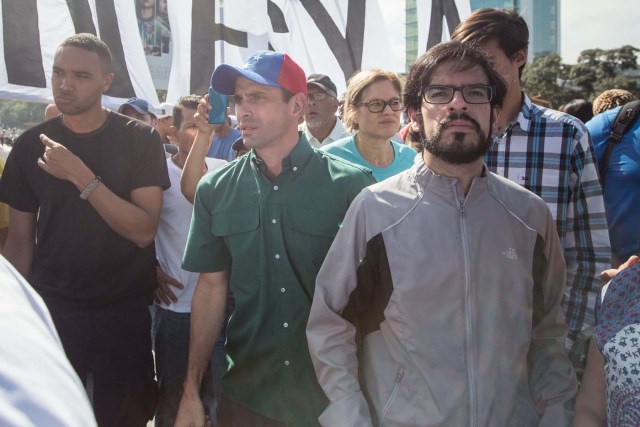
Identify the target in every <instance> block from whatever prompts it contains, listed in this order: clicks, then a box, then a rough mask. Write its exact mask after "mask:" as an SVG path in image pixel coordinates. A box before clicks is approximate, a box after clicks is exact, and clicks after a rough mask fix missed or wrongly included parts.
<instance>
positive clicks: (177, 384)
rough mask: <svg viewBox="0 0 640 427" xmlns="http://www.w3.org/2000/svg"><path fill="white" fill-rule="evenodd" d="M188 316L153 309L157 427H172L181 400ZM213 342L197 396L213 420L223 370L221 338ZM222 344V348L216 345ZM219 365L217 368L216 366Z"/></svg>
mask: <svg viewBox="0 0 640 427" xmlns="http://www.w3.org/2000/svg"><path fill="white" fill-rule="evenodd" d="M190 324H191V313H176V312H173V311H171V310H166V309H164V308H161V307H156V315H155V319H154V336H155V342H156V348H155V350H156V371H157V376H158V386H159V388H160V395H159V401H158V407H157V409H156V418H155V425H156V427H173V425H174V424H175V421H176V416H177V415H178V408H179V407H180V400H181V399H182V391H183V383H184V379H185V377H186V373H187V365H188V361H189V333H190ZM221 339H222V341H221V340H220V338H219V339H218V341H217V342H216V347H215V348H214V352H213V354H212V357H211V364H210V366H209V368H208V369H207V372H206V374H205V376H204V378H203V379H202V386H201V390H200V396H201V397H202V403H203V404H204V405H205V411H207V412H208V413H209V414H210V415H211V416H212V418H213V419H214V420H215V415H213V414H215V410H216V409H215V408H216V397H217V396H218V394H217V393H220V380H221V378H222V369H223V367H224V337H221ZM220 342H221V346H220V345H218V343H220ZM217 363H219V365H217Z"/></svg>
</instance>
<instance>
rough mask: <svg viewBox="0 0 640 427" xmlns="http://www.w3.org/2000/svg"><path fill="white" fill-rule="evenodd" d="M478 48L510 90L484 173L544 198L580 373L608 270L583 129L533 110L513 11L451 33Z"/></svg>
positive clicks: (481, 15) (525, 34) (484, 14)
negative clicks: (560, 253) (563, 269)
mask: <svg viewBox="0 0 640 427" xmlns="http://www.w3.org/2000/svg"><path fill="white" fill-rule="evenodd" d="M451 38H452V39H454V40H458V41H462V42H469V43H475V44H478V45H479V46H480V47H482V48H483V49H484V50H485V51H486V52H487V53H488V55H489V56H490V57H491V59H492V60H493V62H494V66H495V67H496V70H497V71H498V72H499V73H500V75H501V76H502V78H503V79H504V80H505V81H506V83H507V86H508V91H507V96H506V97H505V100H504V104H503V109H502V113H501V114H500V117H499V118H498V126H497V132H496V134H497V135H500V137H498V138H496V139H495V141H494V144H493V146H492V147H491V149H489V151H488V153H487V155H486V158H485V161H486V164H487V166H488V168H489V169H490V170H491V171H493V172H496V173H498V174H500V175H502V176H504V177H506V178H509V179H510V180H512V181H514V182H516V183H518V184H520V185H522V186H524V187H525V188H527V189H528V190H530V191H532V192H534V193H536V194H537V195H539V196H540V197H542V198H543V199H544V200H545V201H546V202H547V205H548V206H549V209H550V210H551V214H552V215H553V218H554V219H555V221H556V226H557V229H558V234H559V235H560V241H561V243H562V245H563V248H564V257H565V261H566V264H567V284H566V288H565V293H564V300H563V302H562V306H563V309H564V313H565V319H566V322H567V325H568V327H569V334H568V336H567V341H566V349H567V353H568V354H569V358H570V359H571V362H572V363H573V365H574V366H575V368H576V371H577V372H578V373H581V372H582V370H583V368H584V362H585V358H586V348H587V346H586V342H587V340H588V339H589V337H590V336H591V332H592V330H593V327H594V325H595V307H596V300H597V297H598V294H599V292H600V288H601V283H600V272H601V271H603V270H604V269H606V268H609V267H610V265H611V248H610V244H609V235H608V232H607V220H606V216H605V210H604V201H603V198H602V190H601V188H600V183H599V181H598V173H597V169H596V164H595V157H594V151H593V144H592V142H591V137H590V136H589V133H588V132H587V130H586V128H585V126H584V124H583V123H582V122H580V121H579V120H578V119H576V118H574V117H572V116H569V115H567V114H564V113H561V112H559V111H555V110H551V109H548V108H544V107H540V106H538V105H535V104H532V103H531V100H530V99H529V97H527V95H525V94H524V93H523V92H522V89H521V86H520V77H521V75H522V70H523V69H524V66H525V64H526V62H527V53H528V49H527V45H528V44H529V30H528V28H527V24H526V22H525V21H524V19H523V18H522V17H521V16H519V15H518V14H517V13H515V12H513V11H507V10H498V9H479V10H476V11H475V12H473V13H472V14H471V15H470V16H469V17H468V18H467V19H466V20H465V21H463V22H462V23H461V24H460V25H459V26H458V27H457V28H456V29H455V31H454V32H453V34H452V35H451Z"/></svg>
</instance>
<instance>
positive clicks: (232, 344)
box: [176, 51, 374, 427]
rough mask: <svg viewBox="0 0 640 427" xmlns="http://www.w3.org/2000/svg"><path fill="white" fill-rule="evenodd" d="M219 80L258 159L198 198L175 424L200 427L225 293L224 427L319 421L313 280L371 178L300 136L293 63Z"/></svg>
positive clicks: (225, 72)
mask: <svg viewBox="0 0 640 427" xmlns="http://www.w3.org/2000/svg"><path fill="white" fill-rule="evenodd" d="M212 81H213V88H214V89H215V90H216V91H217V92H219V93H222V94H225V95H233V96H234V98H235V103H236V113H237V117H238V122H239V127H240V130H241V132H242V137H243V139H244V144H245V145H246V146H247V148H250V149H251V151H250V152H249V153H248V154H246V155H244V156H242V157H241V158H239V159H238V160H236V161H234V162H232V163H230V164H229V165H227V166H224V167H222V168H220V169H217V170H216V171H214V172H212V173H210V174H208V175H206V176H205V177H204V178H203V179H202V180H201V181H200V183H199V184H198V187H197V190H196V196H195V202H194V213H193V219H192V223H191V230H190V233H189V239H188V241H187V247H186V249H185V254H184V259H183V268H185V269H186V270H191V271H197V272H200V279H199V281H198V285H197V288H196V291H195V294H194V298H193V305H192V318H191V325H192V326H191V328H192V329H191V331H192V333H191V342H190V349H189V367H188V371H187V379H186V381H185V388H184V393H183V397H182V402H181V404H180V410H179V413H178V419H177V421H176V425H177V426H182V425H202V423H203V422H204V413H203V408H202V403H201V402H200V398H199V394H198V389H199V385H200V381H201V379H202V375H203V373H204V371H205V368H206V364H207V361H208V360H209V355H210V353H211V349H212V348H213V344H214V342H215V339H216V337H217V335H218V333H219V331H220V327H221V325H222V321H223V315H224V306H225V301H226V296H227V292H228V290H229V289H230V290H231V291H232V292H233V294H234V296H235V301H236V305H235V311H234V313H233V314H232V317H231V319H230V321H229V326H228V331H227V344H226V351H227V355H228V358H229V359H230V363H229V367H228V369H227V372H226V373H225V374H224V377H223V380H222V387H223V397H222V399H221V401H220V402H219V406H218V414H217V417H218V425H219V426H223V427H224V426H239V425H251V426H285V425H287V426H311V425H317V424H318V421H317V418H318V416H319V415H320V413H321V412H322V411H323V410H324V408H325V407H326V405H327V403H328V401H327V399H326V397H325V395H324V393H323V391H322V389H321V388H320V386H319V385H318V382H317V379H316V376H315V373H314V370H313V366H312V364H311V358H310V356H309V350H308V347H307V340H306V336H305V328H306V324H307V319H308V316H309V310H310V308H311V301H312V298H313V293H314V288H315V279H316V275H317V273H318V270H319V268H320V266H321V265H322V262H323V260H324V258H325V255H326V253H327V251H328V249H329V246H330V245H331V242H332V241H333V237H334V236H335V234H336V232H337V231H338V228H339V227H340V224H341V222H342V219H343V217H344V214H345V212H346V210H347V208H348V207H349V204H350V203H351V201H352V200H353V198H354V197H355V196H356V195H357V194H358V193H359V192H360V190H361V189H362V188H364V187H366V186H367V185H369V184H372V183H373V182H374V180H373V178H372V176H371V173H370V172H369V171H367V170H366V169H361V168H358V167H356V166H354V165H352V164H350V163H347V162H345V161H343V160H340V159H338V158H335V157H332V156H331V155H328V154H325V153H321V152H318V151H316V150H315V149H313V148H311V146H310V145H309V143H308V141H307V140H306V139H305V138H304V136H301V135H299V134H298V130H297V126H298V122H299V119H300V117H301V116H302V114H303V112H304V108H305V105H306V101H307V100H306V91H307V84H306V77H305V73H304V71H303V70H302V69H301V68H300V67H299V66H298V65H297V64H296V63H295V62H293V61H292V60H291V58H290V57H289V56H288V55H286V54H281V53H276V52H267V51H260V52H256V53H255V54H254V55H253V56H252V57H250V58H249V59H248V61H247V63H246V64H245V65H244V66H243V68H239V67H232V66H228V65H221V66H219V67H218V68H217V69H216V70H215V72H214V74H213V77H212ZM208 108H210V106H209V105H208V104H207V103H206V102H205V101H203V103H202V104H201V105H200V106H199V107H198V115H199V116H200V117H199V121H198V135H197V137H196V138H209V139H210V136H211V132H212V129H213V126H210V125H207V124H206V117H207V113H206V112H207V109H208ZM196 144H197V142H196Z"/></svg>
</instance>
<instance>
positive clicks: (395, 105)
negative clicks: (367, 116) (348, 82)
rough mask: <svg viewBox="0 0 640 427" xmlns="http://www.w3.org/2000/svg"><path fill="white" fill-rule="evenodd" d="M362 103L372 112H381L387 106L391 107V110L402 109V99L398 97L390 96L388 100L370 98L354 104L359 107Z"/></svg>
mask: <svg viewBox="0 0 640 427" xmlns="http://www.w3.org/2000/svg"><path fill="white" fill-rule="evenodd" d="M362 105H366V106H367V108H368V109H369V111H370V112H372V113H381V112H382V111H384V109H385V108H387V105H388V106H389V108H391V110H392V111H400V110H402V101H401V100H400V98H391V99H390V100H388V101H383V100H382V99H372V100H371V101H367V102H360V103H358V104H356V106H358V107H360V106H362Z"/></svg>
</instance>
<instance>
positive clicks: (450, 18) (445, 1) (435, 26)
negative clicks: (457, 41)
mask: <svg viewBox="0 0 640 427" xmlns="http://www.w3.org/2000/svg"><path fill="white" fill-rule="evenodd" d="M443 17H444V18H445V19H446V20H447V27H449V34H451V33H452V32H453V30H454V29H455V28H456V27H457V26H458V24H459V23H460V15H459V14H458V8H457V7H456V2H455V0H431V23H430V25H429V38H428V39H427V48H426V49H425V52H426V51H427V50H429V48H431V47H433V46H435V45H437V44H438V43H440V42H441V41H442V18H443Z"/></svg>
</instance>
